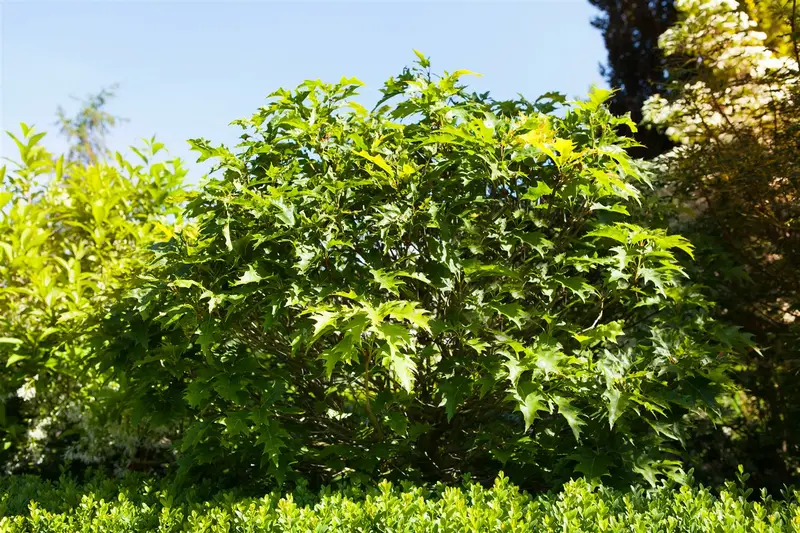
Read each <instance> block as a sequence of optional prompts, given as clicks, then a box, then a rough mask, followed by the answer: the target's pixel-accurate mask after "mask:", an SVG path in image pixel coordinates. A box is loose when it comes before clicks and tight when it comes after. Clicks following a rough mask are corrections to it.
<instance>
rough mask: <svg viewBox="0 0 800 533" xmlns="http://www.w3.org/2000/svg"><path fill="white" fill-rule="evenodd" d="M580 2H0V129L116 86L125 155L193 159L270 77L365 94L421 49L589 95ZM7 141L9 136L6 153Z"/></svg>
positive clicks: (589, 34)
mask: <svg viewBox="0 0 800 533" xmlns="http://www.w3.org/2000/svg"><path fill="white" fill-rule="evenodd" d="M594 15H595V10H594V8H592V7H591V6H589V5H588V2H587V1H586V0H549V1H538V0H528V1H525V2H495V1H490V0H486V1H482V2H461V3H457V2H453V1H429V2H418V1H406V2H383V1H372V2H367V1H364V2H342V1H331V0H329V1H318V2H293V3H288V2H287V3H278V2H270V1H266V0H263V1H223V0H218V1H213V2H211V1H208V2H206V1H191V2H190V1H174V0H173V1H163V2H157V1H141V0H140V1H136V0H129V1H124V2H119V1H110V0H108V1H94V2H89V1H81V2H75V1H64V0H61V1H58V0H55V1H54V0H50V1H39V0H22V1H13V0H12V1H8V0H6V1H0V16H1V17H2V20H1V22H0V24H2V27H1V28H0V36H1V38H2V42H1V43H0V44H1V45H2V58H1V61H2V70H1V73H2V78H0V84H1V85H0V91H1V93H0V96H1V97H2V99H1V100H0V105H1V106H2V107H1V108H0V111H1V112H2V115H1V116H0V119H1V121H0V129H2V130H11V131H13V132H18V131H19V126H18V125H19V123H20V122H26V123H28V124H29V125H30V124H33V125H35V126H36V127H37V129H38V130H40V131H42V130H49V131H50V132H51V133H50V134H49V135H48V137H47V139H46V141H47V142H46V144H47V145H48V146H49V147H51V148H53V149H63V147H64V143H63V141H61V139H60V138H59V137H58V135H57V131H56V129H55V127H54V126H53V125H52V124H53V122H54V121H55V110H56V108H57V107H58V105H63V106H64V107H65V108H66V109H67V110H70V111H73V110H76V109H77V102H75V101H74V100H72V99H71V98H70V96H71V95H72V96H77V97H84V96H86V95H87V94H89V93H95V92H97V91H99V89H101V88H103V87H107V86H110V85H111V84H114V83H119V84H120V86H119V89H118V91H117V97H116V98H115V99H114V100H113V101H112V103H111V104H110V106H109V111H111V112H112V113H114V114H116V115H121V116H123V117H126V118H128V119H129V120H130V121H129V122H127V123H124V124H123V125H122V126H120V127H119V128H118V129H117V130H116V131H115V133H114V134H113V135H112V136H111V138H110V139H109V141H110V144H111V147H112V148H114V149H116V150H120V151H122V152H123V153H126V152H127V151H126V150H125V148H126V147H127V146H129V145H130V144H137V142H138V139H139V138H141V137H150V136H151V135H153V134H155V135H156V137H157V138H158V139H159V140H160V141H162V142H164V143H166V145H167V148H168V149H169V151H170V153H171V154H172V155H175V156H179V157H181V158H184V159H187V160H188V162H189V163H190V168H193V170H194V174H195V175H194V179H193V181H194V180H196V179H197V177H198V174H200V173H202V172H203V171H204V170H205V169H206V168H207V167H206V166H205V165H196V164H195V163H194V161H195V160H196V156H195V155H194V154H193V153H192V152H191V151H190V150H189V149H188V145H187V144H186V139H187V138H192V137H206V138H208V139H209V140H211V141H214V142H225V143H233V142H234V141H235V140H236V139H237V137H238V135H239V133H240V130H239V129H238V128H236V127H232V126H228V123H229V122H230V121H232V120H234V119H237V118H241V117H244V116H250V115H251V114H252V113H253V112H255V111H256V109H257V108H258V107H259V106H260V105H263V103H264V98H265V97H266V96H267V94H269V93H270V92H272V91H273V90H275V89H277V88H278V87H286V88H293V87H294V86H296V85H297V84H298V83H300V82H302V81H303V80H305V79H308V78H321V79H323V80H325V81H338V79H339V78H340V77H341V76H343V75H346V76H355V77H357V78H359V79H361V80H362V81H364V82H365V83H366V84H367V87H365V88H364V90H363V91H362V97H361V100H362V101H363V102H365V103H370V102H374V101H375V96H376V93H377V90H378V89H379V88H380V86H381V85H382V84H383V82H384V81H385V80H386V79H387V78H388V77H389V76H391V75H393V74H396V73H398V72H400V70H401V69H402V68H403V66H405V65H407V64H410V63H411V62H412V61H413V60H414V58H415V56H414V54H413V52H412V49H413V48H416V49H419V50H420V51H422V52H423V53H425V54H426V55H428V56H430V57H431V59H432V62H433V67H434V69H435V70H439V71H441V70H449V71H453V70H456V69H460V68H465V69H469V70H472V71H475V72H479V73H481V74H482V75H483V77H481V78H471V84H472V86H474V87H475V89H477V90H481V91H484V90H490V91H491V92H492V93H493V94H494V95H495V96H498V97H511V96H514V95H515V94H517V93H521V94H523V95H525V96H526V97H529V98H535V97H536V96H538V95H539V94H541V93H544V92H547V91H551V90H558V91H561V92H564V93H566V94H567V95H568V96H570V97H575V96H583V95H584V94H585V93H586V92H587V91H588V89H589V87H590V85H591V84H592V83H595V84H598V85H601V86H604V85H605V83H604V81H603V80H602V78H601V77H600V75H599V73H598V64H599V63H601V62H603V61H604V60H605V49H604V47H603V43H602V40H601V37H600V34H599V32H598V31H597V30H595V29H594V28H592V27H591V26H590V20H591V18H592V17H593V16H594ZM12 147H13V143H12V142H11V140H10V139H8V137H7V136H5V135H3V141H2V145H1V146H0V149H1V150H2V152H1V154H2V155H3V156H9V155H14V154H13V153H10V152H11V150H12Z"/></svg>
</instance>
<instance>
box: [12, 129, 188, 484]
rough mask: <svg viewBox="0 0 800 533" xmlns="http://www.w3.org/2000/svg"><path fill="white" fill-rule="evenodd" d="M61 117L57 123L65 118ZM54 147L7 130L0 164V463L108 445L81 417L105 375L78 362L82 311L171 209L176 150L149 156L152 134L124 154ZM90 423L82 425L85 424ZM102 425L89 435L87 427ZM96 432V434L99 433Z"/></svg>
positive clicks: (87, 454) (102, 389)
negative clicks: (133, 154) (132, 158)
mask: <svg viewBox="0 0 800 533" xmlns="http://www.w3.org/2000/svg"><path fill="white" fill-rule="evenodd" d="M67 123H68V122H67ZM82 132H83V135H82V141H81V142H83V141H86V142H88V143H89V144H90V145H93V146H95V152H94V154H95V155H94V156H93V161H85V160H84V159H83V158H81V157H75V158H65V157H63V156H61V157H55V156H54V155H53V154H51V153H49V152H48V151H47V150H46V149H45V148H44V147H43V146H42V145H41V140H42V138H43V137H44V133H37V132H36V131H35V130H34V129H33V128H29V127H28V126H27V125H25V124H23V125H22V135H14V134H12V133H9V135H10V136H11V138H12V139H13V141H14V143H15V144H16V146H17V147H18V149H19V157H18V160H17V161H13V162H12V163H11V166H10V167H7V166H4V167H1V168H0V180H1V182H2V185H1V186H0V310H2V312H0V366H1V367H2V369H3V371H2V373H0V465H2V467H3V469H4V470H9V469H11V470H14V469H26V468H32V467H37V468H45V467H47V466H53V467H57V466H58V463H61V462H62V461H64V460H66V459H69V458H73V459H77V460H83V461H84V462H86V461H89V462H92V461H94V460H97V459H99V458H103V457H104V456H108V455H110V454H114V453H118V452H119V451H120V450H119V449H118V448H119V447H120V446H123V447H124V446H125V443H123V442H120V441H119V438H118V437H119V435H117V436H116V437H114V438H111V437H109V435H110V434H112V433H113V432H114V431H115V429H114V427H113V424H110V423H100V422H97V423H95V424H91V423H90V420H91V419H92V417H93V416H94V415H93V414H92V413H91V410H92V409H91V408H92V406H93V404H94V403H95V402H94V400H95V399H96V398H97V397H98V396H99V395H100V396H101V395H104V394H106V393H107V392H110V389H109V385H108V384H106V383H105V382H104V380H103V379H102V376H100V375H99V374H98V373H97V372H95V371H94V369H93V368H92V367H88V366H86V365H85V360H86V358H87V356H88V354H89V352H90V347H89V341H88V339H89V338H91V335H92V331H93V329H92V327H91V325H90V322H91V321H90V320H89V319H90V318H91V317H93V316H97V313H98V312H102V310H103V309H106V308H107V307H108V306H110V305H111V304H112V303H113V302H114V301H115V298H116V296H117V294H118V293H119V291H120V290H121V289H122V288H123V287H124V286H125V282H126V279H127V278H129V277H130V275H131V274H132V273H134V272H136V271H137V270H138V269H140V268H141V267H142V266H143V265H144V264H145V262H146V258H147V250H146V247H147V246H148V245H149V244H151V243H153V242H156V241H160V240H163V239H165V238H168V237H169V235H170V232H171V231H172V229H170V228H171V227H172V226H173V225H174V224H175V217H176V215H177V216H179V215H180V211H179V209H178V202H179V201H180V199H181V195H180V191H181V189H180V183H181V180H182V178H183V176H184V174H185V170H183V169H182V168H181V166H180V163H179V162H177V161H170V162H155V161H151V158H153V156H155V155H156V154H157V153H158V152H159V151H160V150H161V149H162V146H161V145H159V144H158V143H155V142H151V143H149V145H148V146H147V147H146V149H145V150H144V151H137V153H139V154H141V157H142V159H143V163H144V164H138V165H134V164H131V163H129V162H127V161H125V160H123V158H122V157H121V156H120V155H119V154H116V156H115V160H113V161H111V162H109V161H106V160H104V159H103V158H102V155H103V153H102V152H99V150H98V149H97V145H96V144H95V143H93V142H92V139H94V137H93V133H92V132H93V130H92V129H91V128H89V127H84V128H83V130H82ZM89 426H91V427H89ZM98 431H99V432H100V433H101V434H97V432H98ZM103 433H104V435H103Z"/></svg>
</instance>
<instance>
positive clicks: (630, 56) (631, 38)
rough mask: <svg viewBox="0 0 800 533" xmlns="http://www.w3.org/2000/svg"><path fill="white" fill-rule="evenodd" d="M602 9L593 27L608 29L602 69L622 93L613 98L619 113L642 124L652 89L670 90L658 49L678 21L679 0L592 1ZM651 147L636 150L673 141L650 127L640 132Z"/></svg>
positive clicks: (647, 153)
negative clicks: (675, 5) (659, 42)
mask: <svg viewBox="0 0 800 533" xmlns="http://www.w3.org/2000/svg"><path fill="white" fill-rule="evenodd" d="M589 2H590V3H591V4H592V5H593V6H595V7H596V8H598V9H599V10H600V11H601V12H602V13H601V14H600V15H599V16H598V17H596V18H595V19H594V20H592V26H594V27H595V28H598V29H599V30H600V31H601V32H603V39H604V41H605V44H606V50H608V64H606V65H602V66H601V67H600V72H601V74H602V75H603V76H604V77H605V78H606V80H607V81H608V83H609V84H610V85H611V86H612V87H614V88H616V89H617V90H618V92H617V93H616V95H615V96H614V99H613V101H612V102H611V110H612V111H613V112H614V113H617V114H624V113H628V112H630V114H631V118H633V120H634V121H635V122H637V123H639V122H640V121H641V120H642V104H643V103H644V101H645V100H646V99H647V98H648V97H649V96H651V95H652V94H654V93H656V92H659V93H662V94H663V93H664V87H663V85H664V83H665V81H666V80H667V76H668V71H667V64H666V61H665V59H664V56H663V55H662V53H661V50H659V48H658V37H659V36H660V35H661V34H662V33H664V31H665V30H666V29H667V28H669V27H670V26H671V25H672V24H674V23H675V21H676V18H677V13H676V11H675V7H674V5H673V0H589ZM635 137H636V140H637V141H639V142H640V143H641V144H643V145H645V148H635V149H632V150H631V152H632V155H635V156H637V157H645V158H650V157H654V156H656V155H659V154H661V153H664V152H665V151H667V150H668V149H669V148H670V147H671V146H672V143H671V142H670V141H669V139H667V137H666V136H665V135H663V134H661V133H658V132H656V131H654V130H652V129H649V128H641V129H640V130H639V132H638V133H637V134H636V135H635Z"/></svg>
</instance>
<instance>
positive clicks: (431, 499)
mask: <svg viewBox="0 0 800 533" xmlns="http://www.w3.org/2000/svg"><path fill="white" fill-rule="evenodd" d="M745 479H746V476H740V479H739V483H736V482H729V483H727V484H726V485H725V486H723V487H722V488H721V489H720V490H719V491H712V490H709V489H708V488H705V487H703V486H702V485H700V486H697V485H693V484H692V483H691V482H690V483H689V484H687V485H683V486H680V487H679V486H676V485H673V484H662V485H660V486H659V487H658V488H656V489H648V490H645V489H641V488H637V487H632V488H631V489H630V490H628V491H620V490H616V489H611V488H608V487H604V486H597V485H592V484H590V483H589V482H587V481H585V480H582V479H581V480H576V481H570V482H569V483H567V484H565V485H564V486H563V487H562V489H561V490H560V491H558V492H548V493H546V494H539V495H535V496H534V495H531V494H529V493H526V492H523V491H520V490H519V489H518V488H517V487H516V486H514V485H513V484H511V483H510V482H509V481H508V478H506V477H504V476H503V475H502V474H501V475H500V477H498V478H497V479H496V481H495V483H494V485H493V486H492V487H491V488H484V487H482V486H481V485H479V484H477V483H470V482H469V481H467V482H466V483H464V485H463V486H462V487H460V488H454V487H445V486H444V485H441V484H439V485H436V486H432V487H428V488H424V487H419V486H413V485H410V484H403V485H393V484H391V483H389V482H385V481H384V482H382V483H380V484H378V485H377V486H373V487H371V488H368V489H365V488H362V487H358V486H351V487H349V488H346V489H342V490H333V489H330V488H323V489H322V490H321V491H320V492H318V493H312V492H311V491H309V490H308V489H306V488H305V487H303V486H302V485H301V486H299V487H298V488H296V489H295V491H294V492H293V493H290V494H286V495H280V494H277V493H272V494H269V495H266V496H264V497H261V498H253V497H243V496H241V495H236V494H233V493H229V492H228V493H219V494H217V495H216V496H214V497H213V498H203V497H201V496H200V492H199V491H197V490H196V489H193V490H189V491H182V492H181V497H180V498H179V499H178V498H176V497H175V494H176V492H175V491H171V490H169V489H164V488H159V483H158V482H153V481H148V480H146V479H145V478H141V477H136V476H128V477H127V478H125V479H123V480H121V481H120V480H111V479H107V478H106V479H103V478H97V479H94V480H91V481H88V482H86V483H85V484H82V485H81V484H78V483H76V482H75V481H73V480H71V479H69V478H66V477H65V478H62V479H61V480H60V481H58V482H55V483H51V482H48V481H43V480H41V479H40V478H36V477H9V478H5V479H2V480H0V532H2V533H11V532H23V531H24V532H51V531H52V532H56V531H58V532H62V531H63V532H67V531H69V532H74V531H86V532H88V531H92V532H95V531H103V532H109V533H121V532H144V531H159V532H162V531H163V532H166V531H170V532H176V531H205V532H213V533H222V532H226V533H228V532H234V531H236V532H255V531H314V532H323V531H348V532H350V531H362V532H366V531H386V532H389V531H392V532H395V531H396V532H401V531H408V532H411V531H425V532H426V533H432V532H445V531H452V532H456V531H458V532H462V531H476V532H478V531H480V532H484V531H537V532H538V531H570V532H573V531H608V532H612V531H634V532H638V531H641V532H644V531H647V532H657V531H664V532H674V531H698V532H699V531H703V532H707V531H719V532H744V531H800V491H799V490H796V489H787V490H785V491H784V492H783V498H782V499H773V498H772V497H771V496H768V495H767V494H766V493H762V494H760V495H758V494H755V495H754V494H752V493H751V490H746V489H744V488H742V487H743V482H744V480H745Z"/></svg>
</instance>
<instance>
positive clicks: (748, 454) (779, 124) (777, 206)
mask: <svg viewBox="0 0 800 533" xmlns="http://www.w3.org/2000/svg"><path fill="white" fill-rule="evenodd" d="M765 4H766V6H765ZM791 4H792V3H791V2H789V5H790V6H791ZM677 5H678V7H679V9H680V10H681V17H680V22H679V23H678V24H676V25H675V26H674V27H672V28H670V29H669V30H668V31H667V32H665V33H664V35H663V36H662V38H661V40H660V44H661V47H662V50H663V51H664V52H665V53H666V54H667V55H672V54H676V55H679V56H681V57H690V58H692V57H693V58H694V60H693V61H690V62H687V63H686V65H687V66H690V67H691V73H690V76H691V78H692V82H691V83H685V82H673V83H672V85H671V86H670V92H669V94H667V95H660V94H659V95H655V96H653V97H651V98H650V99H649V100H648V101H647V102H646V103H645V107H644V115H645V118H646V120H648V121H649V122H651V123H653V124H656V125H658V126H660V127H661V128H662V130H663V131H665V132H666V133H667V134H668V135H670V137H671V138H672V139H673V140H674V141H675V142H676V143H678V146H677V147H676V148H674V149H673V150H671V151H670V152H668V153H666V154H664V155H663V156H661V157H660V158H659V159H658V160H657V161H656V163H657V165H658V167H659V172H658V173H657V176H658V180H657V185H658V187H659V191H660V194H661V198H662V200H664V201H665V202H668V203H670V205H671V206H672V207H674V208H677V211H675V212H673V215H672V216H671V217H670V223H671V224H673V227H676V228H677V229H679V230H680V231H682V232H684V233H685V234H687V235H689V236H690V238H691V240H692V242H693V243H695V244H696V245H697V246H698V249H697V256H698V263H697V264H696V265H695V266H696V268H692V271H693V276H695V277H696V278H697V279H699V280H702V281H703V283H705V284H706V285H708V286H709V287H710V288H711V290H712V293H713V299H714V300H715V301H716V302H717V303H718V307H717V313H718V316H719V317H720V318H722V319H724V320H727V321H729V322H730V323H734V324H738V325H741V326H743V327H744V328H745V329H746V330H747V331H749V332H751V333H753V334H754V335H755V338H756V340H757V343H758V345H759V346H760V347H761V348H762V350H763V356H758V355H757V354H756V353H754V352H750V353H749V354H747V357H746V358H745V360H744V366H743V368H742V369H741V372H740V373H739V376H738V378H739V381H740V383H741V384H742V386H743V388H744V390H745V391H746V394H743V395H739V396H737V397H734V398H732V403H731V405H730V410H729V412H728V414H727V416H726V417H725V418H724V420H723V424H722V426H721V429H722V431H719V430H717V431H711V429H710V428H709V431H710V434H711V435H714V436H716V439H710V438H709V435H708V434H706V435H702V436H699V438H698V439H697V440H696V444H697V446H695V447H693V448H692V449H694V450H695V452H696V457H695V458H694V459H695V460H696V461H697V462H698V465H699V467H700V468H701V471H704V472H705V473H706V474H709V475H711V474H713V476H715V479H714V481H719V480H720V479H721V478H722V477H724V476H725V475H727V474H728V473H729V472H731V471H732V469H733V468H734V467H735V465H736V464H737V463H743V464H745V465H746V467H747V468H748V470H751V471H753V472H754V473H755V474H754V477H753V480H754V481H755V482H756V483H759V484H762V485H767V486H770V487H771V488H772V489H775V490H777V489H779V488H780V487H781V486H782V484H783V483H789V482H791V481H792V480H793V479H797V477H798V475H800V425H798V423H797V421H798V420H800V393H799V392H798V391H799V389H798V388H797V386H796V381H797V379H798V375H799V373H800V348H799V347H800V275H798V273H799V272H800V271H798V268H797V265H800V166H799V165H798V159H797V154H798V153H799V152H800V98H799V96H800V93H799V92H798V89H800V76H799V75H798V63H797V60H796V58H795V54H794V51H795V43H794V42H793V39H792V35H791V32H789V33H787V31H788V29H790V28H792V27H796V18H795V19H793V18H792V16H793V15H794V17H796V15H797V13H796V12H793V11H792V10H791V9H786V3H785V2H780V3H777V4H776V3H772V4H770V3H764V4H760V5H756V4H754V5H751V8H752V9H754V8H756V7H758V9H759V11H758V12H759V13H760V16H761V17H762V20H768V21H769V23H768V24H767V29H769V30H770V33H768V32H766V31H761V28H760V27H759V25H758V23H757V22H756V21H755V20H753V19H752V18H751V17H750V16H749V15H748V14H747V12H746V11H745V10H744V8H745V7H747V6H746V5H745V6H740V5H739V4H738V3H737V2H734V1H732V0H722V1H720V0H682V1H680V2H678V4H677ZM772 7H775V9H772ZM781 17H789V18H788V19H787V18H783V19H781ZM793 20H794V22H793ZM710 443H713V445H709V444H710Z"/></svg>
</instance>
